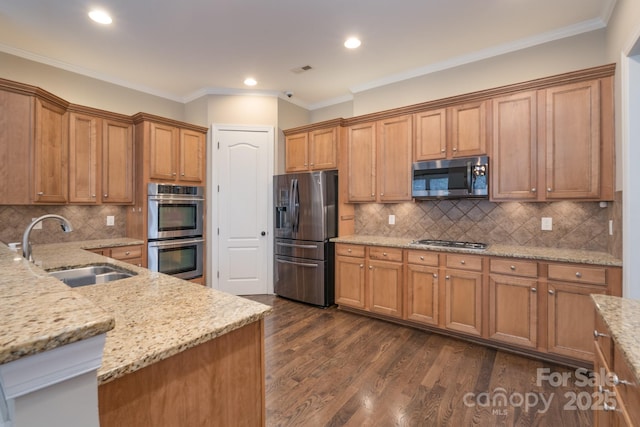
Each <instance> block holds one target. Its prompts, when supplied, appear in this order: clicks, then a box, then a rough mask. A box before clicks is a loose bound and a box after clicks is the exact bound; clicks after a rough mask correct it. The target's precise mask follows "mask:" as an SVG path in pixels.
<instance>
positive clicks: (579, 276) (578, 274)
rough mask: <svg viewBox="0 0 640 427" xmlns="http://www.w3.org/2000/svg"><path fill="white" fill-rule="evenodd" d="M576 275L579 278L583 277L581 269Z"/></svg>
mask: <svg viewBox="0 0 640 427" xmlns="http://www.w3.org/2000/svg"><path fill="white" fill-rule="evenodd" d="M576 277H577V278H578V279H579V278H581V277H582V273H580V272H579V271H578V272H576Z"/></svg>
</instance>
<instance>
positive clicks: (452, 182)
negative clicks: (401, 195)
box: [411, 156, 489, 199]
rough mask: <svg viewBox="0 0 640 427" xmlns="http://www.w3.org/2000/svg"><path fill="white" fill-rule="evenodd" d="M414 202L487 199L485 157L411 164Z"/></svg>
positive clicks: (487, 185)
mask: <svg viewBox="0 0 640 427" xmlns="http://www.w3.org/2000/svg"><path fill="white" fill-rule="evenodd" d="M412 173H413V183H412V191H411V192H412V195H413V197H414V198H416V199H462V198H488V197H489V157H487V156H480V157H467V158H460V159H449V160H433V161H425V162H416V163H414V164H413V168H412Z"/></svg>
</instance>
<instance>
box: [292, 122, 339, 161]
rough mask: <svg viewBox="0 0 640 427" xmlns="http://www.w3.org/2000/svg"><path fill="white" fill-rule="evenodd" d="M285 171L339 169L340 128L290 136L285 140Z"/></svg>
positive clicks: (335, 127)
mask: <svg viewBox="0 0 640 427" xmlns="http://www.w3.org/2000/svg"><path fill="white" fill-rule="evenodd" d="M285 151H286V153H285V171H286V172H305V171H312V170H325V169H336V168H337V167H338V127H337V126H334V127H330V128H326V129H316V130H313V131H310V132H302V133H297V134H293V135H289V136H287V137H286V139H285Z"/></svg>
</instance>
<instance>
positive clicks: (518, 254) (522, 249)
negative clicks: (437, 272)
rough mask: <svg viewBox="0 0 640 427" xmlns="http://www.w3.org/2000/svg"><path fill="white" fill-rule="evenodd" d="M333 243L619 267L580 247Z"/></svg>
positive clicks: (373, 239) (379, 240) (364, 239)
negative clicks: (459, 246) (451, 246)
mask: <svg viewBox="0 0 640 427" xmlns="http://www.w3.org/2000/svg"><path fill="white" fill-rule="evenodd" d="M331 241H332V242H335V243H350V244H356V245H369V246H388V247H396V248H403V249H421V250H431V251H438V252H455V253H467V254H477V255H490V256H497V257H508V258H522V259H531V260H542V261H559V262H574V263H578V264H593V265H604V266H611V267H622V260H620V259H618V258H615V257H614V256H612V255H610V254H608V253H605V252H595V251H585V250H579V249H563V248H543V247H530V246H517V245H500V244H489V245H488V246H487V248H486V249H482V250H478V249H463V248H448V247H440V246H428V245H421V244H417V243H413V239H409V238H406V237H387V236H367V235H351V236H341V237H335V238H333V239H331Z"/></svg>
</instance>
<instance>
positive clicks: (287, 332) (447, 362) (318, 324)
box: [247, 295, 592, 427]
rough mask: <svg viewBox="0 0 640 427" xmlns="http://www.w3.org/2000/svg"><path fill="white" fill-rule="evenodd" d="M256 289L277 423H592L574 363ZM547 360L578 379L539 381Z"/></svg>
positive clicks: (269, 410)
mask: <svg viewBox="0 0 640 427" xmlns="http://www.w3.org/2000/svg"><path fill="white" fill-rule="evenodd" d="M247 298H250V299H252V300H255V301H259V302H262V303H265V304H268V305H271V306H273V307H274V310H273V313H272V314H271V315H270V316H268V317H267V318H266V319H265V355H266V425H267V426H269V427H272V426H305V427H307V426H456V427H458V426H554V427H555V426H580V427H585V426H591V425H592V415H591V412H590V411H589V410H577V409H574V408H575V407H576V406H580V405H579V404H576V401H575V399H573V397H574V396H578V394H579V393H582V394H581V395H580V396H582V404H584V402H585V400H586V399H587V398H588V399H591V393H592V389H591V388H589V387H586V386H585V387H578V386H576V385H575V384H574V383H575V381H574V379H576V378H577V377H576V372H575V369H573V368H567V367H562V366H558V365H554V364H550V363H547V362H542V361H538V360H534V359H530V358H527V357H521V356H518V355H513V354H510V353H506V352H503V351H498V350H494V349H490V348H486V347H483V346H480V345H476V344H472V343H467V342H464V341H461V340H457V339H453V338H448V337H444V336H442V335H438V334H433V333H429V332H424V331H420V330H416V329H412V328H409V327H404V326H399V325H396V324H392V323H389V322H384V321H381V320H375V319H370V318H367V317H364V316H359V315H356V314H352V313H348V312H344V311H341V310H338V309H336V308H335V307H333V308H329V309H321V308H316V307H312V306H308V305H306V304H301V303H297V302H292V301H289V300H286V299H283V298H279V297H275V296H269V295H264V296H249V297H247ZM538 368H547V369H548V373H549V375H552V376H553V378H555V379H557V378H559V375H566V376H567V377H569V381H568V382H567V384H566V385H561V386H555V387H554V386H552V384H550V381H545V380H542V381H537V379H538V376H539V375H538V372H537V369H538ZM538 382H539V384H538ZM543 399H544V400H543ZM583 407H584V406H583Z"/></svg>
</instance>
